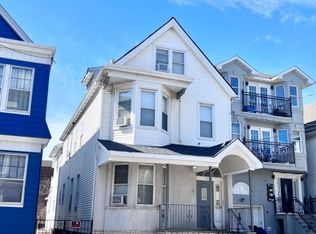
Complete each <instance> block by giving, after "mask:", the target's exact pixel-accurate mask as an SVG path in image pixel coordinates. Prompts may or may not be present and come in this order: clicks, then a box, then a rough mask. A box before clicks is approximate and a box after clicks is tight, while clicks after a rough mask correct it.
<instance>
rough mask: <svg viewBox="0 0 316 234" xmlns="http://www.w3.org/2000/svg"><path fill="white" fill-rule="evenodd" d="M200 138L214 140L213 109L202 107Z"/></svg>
mask: <svg viewBox="0 0 316 234" xmlns="http://www.w3.org/2000/svg"><path fill="white" fill-rule="evenodd" d="M200 137H206V138H213V121H212V107H211V106H208V105H200Z"/></svg>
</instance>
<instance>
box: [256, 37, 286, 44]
mask: <svg viewBox="0 0 316 234" xmlns="http://www.w3.org/2000/svg"><path fill="white" fill-rule="evenodd" d="M253 41H254V42H262V41H263V42H270V43H273V44H281V43H282V40H281V39H280V38H279V37H277V36H273V35H264V36H262V37H256V38H254V39H253Z"/></svg>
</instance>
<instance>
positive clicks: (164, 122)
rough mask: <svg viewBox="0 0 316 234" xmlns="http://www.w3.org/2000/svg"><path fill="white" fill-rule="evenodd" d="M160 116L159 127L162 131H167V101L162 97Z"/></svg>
mask: <svg viewBox="0 0 316 234" xmlns="http://www.w3.org/2000/svg"><path fill="white" fill-rule="evenodd" d="M161 109H162V114H161V115H162V116H161V127H162V129H163V130H165V131H168V99H167V98H166V97H164V96H163V97H162V108H161Z"/></svg>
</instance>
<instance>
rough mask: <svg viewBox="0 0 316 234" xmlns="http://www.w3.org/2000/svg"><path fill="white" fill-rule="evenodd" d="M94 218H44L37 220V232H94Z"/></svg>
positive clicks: (84, 233)
mask: <svg viewBox="0 0 316 234" xmlns="http://www.w3.org/2000/svg"><path fill="white" fill-rule="evenodd" d="M92 228H93V221H92V220H43V219H39V220H37V221H36V234H67V233H69V234H70V233H71V234H77V233H78V234H79V233H80V234H92Z"/></svg>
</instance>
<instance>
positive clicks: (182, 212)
mask: <svg viewBox="0 0 316 234" xmlns="http://www.w3.org/2000/svg"><path fill="white" fill-rule="evenodd" d="M210 223H211V216H210V206H198V205H178V204H176V205H175V204H168V205H160V206H159V229H160V230H195V229H198V230H210V228H211V226H210Z"/></svg>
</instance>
